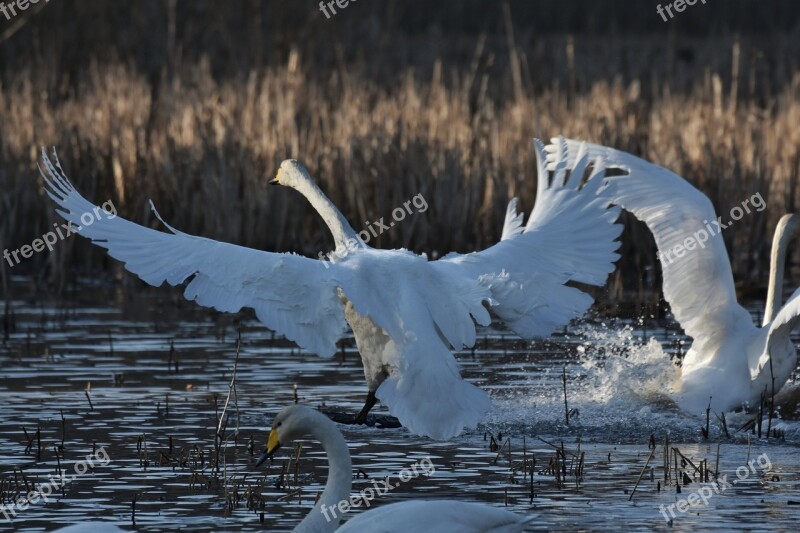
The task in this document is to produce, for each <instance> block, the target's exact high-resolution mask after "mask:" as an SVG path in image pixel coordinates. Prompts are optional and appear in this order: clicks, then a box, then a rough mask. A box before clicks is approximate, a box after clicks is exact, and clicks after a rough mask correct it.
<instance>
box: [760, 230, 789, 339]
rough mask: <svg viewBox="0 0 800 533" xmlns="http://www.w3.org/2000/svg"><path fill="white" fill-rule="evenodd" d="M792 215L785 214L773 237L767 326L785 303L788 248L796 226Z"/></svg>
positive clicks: (765, 321) (766, 314)
mask: <svg viewBox="0 0 800 533" xmlns="http://www.w3.org/2000/svg"><path fill="white" fill-rule="evenodd" d="M789 217H790V215H787V216H784V217H783V218H781V220H780V221H779V222H778V227H777V228H775V235H774V236H773V238H772V253H771V254H770V261H769V286H768V288H767V307H766V309H765V310H764V322H763V324H762V326H766V325H768V324H770V323H772V321H773V320H775V315H777V314H778V311H779V310H780V308H781V304H782V303H783V275H784V267H785V265H786V250H787V248H788V246H789V241H790V240H791V239H792V237H793V236H794V231H793V230H794V228H793V227H791V226H793V224H790V222H791V221H792V219H790V218H789Z"/></svg>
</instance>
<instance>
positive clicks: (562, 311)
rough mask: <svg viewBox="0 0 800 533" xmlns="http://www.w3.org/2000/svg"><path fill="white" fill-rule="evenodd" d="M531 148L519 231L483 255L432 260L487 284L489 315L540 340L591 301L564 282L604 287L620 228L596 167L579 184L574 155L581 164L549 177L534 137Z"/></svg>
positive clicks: (582, 167)
mask: <svg viewBox="0 0 800 533" xmlns="http://www.w3.org/2000/svg"><path fill="white" fill-rule="evenodd" d="M534 147H535V150H536V158H537V168H538V174H539V183H538V192H537V196H536V205H535V207H534V209H533V212H532V213H531V216H530V219H529V220H528V223H527V225H526V226H525V228H524V230H522V233H521V234H518V235H514V236H512V237H509V238H506V232H505V231H504V240H502V241H501V242H499V243H497V244H496V245H494V246H492V247H490V248H487V249H486V250H483V251H481V252H476V253H471V254H466V255H457V254H451V255H449V256H446V257H444V258H442V259H441V260H439V261H436V262H435V263H434V264H435V265H436V267H437V268H440V269H442V270H444V271H448V270H451V269H457V270H460V271H462V272H467V273H469V275H471V276H474V277H476V278H478V279H480V280H481V281H482V282H483V283H484V284H485V285H487V286H488V287H490V289H491V293H492V299H493V300H494V301H495V302H496V305H494V306H493V307H492V311H494V312H495V313H496V314H497V316H498V317H499V318H500V319H501V320H503V322H504V323H505V324H506V325H507V326H508V327H509V328H511V329H512V330H513V331H514V332H515V333H517V334H518V335H520V336H521V337H524V338H533V337H541V336H546V335H548V334H550V333H551V332H553V331H554V330H555V329H557V328H559V327H561V326H563V325H565V324H567V323H568V322H569V321H570V320H572V319H573V318H576V317H580V316H582V315H583V313H585V312H586V310H587V309H588V308H589V306H591V304H592V302H593V300H592V297H591V296H589V295H588V294H586V293H585V292H583V291H581V290H580V289H578V288H575V287H570V286H568V285H566V284H567V283H568V282H570V281H572V282H579V283H585V284H590V285H603V284H604V283H605V281H606V277H607V276H608V274H609V273H610V272H612V271H613V270H614V261H616V260H617V259H618V257H619V256H618V254H617V253H616V252H615V250H616V249H617V247H618V246H619V242H618V241H617V237H619V234H620V232H621V231H622V227H621V226H620V225H618V224H614V221H615V220H616V219H617V216H618V215H619V209H618V208H615V207H610V201H609V199H608V198H607V197H604V196H601V195H598V194H597V193H598V190H599V189H600V186H601V184H602V178H603V176H604V170H603V167H602V165H601V164H596V165H594V167H593V172H592V174H591V175H590V176H589V178H588V179H587V180H586V182H585V183H583V177H584V174H585V171H586V169H587V166H588V158H587V157H586V154H585V152H580V153H578V151H577V150H576V153H574V154H571V155H573V156H575V157H576V159H575V161H577V162H578V163H579V164H580V166H579V167H578V168H576V170H575V171H573V172H572V173H571V174H569V176H568V175H567V172H566V170H567V165H566V161H564V163H563V164H562V165H561V166H560V167H559V168H558V169H557V170H556V172H555V173H554V175H553V177H552V180H550V179H548V173H547V169H546V166H545V165H546V156H545V152H544V147H543V146H542V144H541V143H540V142H539V141H538V140H535V141H534ZM564 157H566V154H564ZM511 208H512V206H509V209H511ZM506 220H507V222H508V220H509V216H508V215H507V217H506ZM514 224H515V222H512V223H511V224H508V223H507V224H506V227H507V228H508V227H514Z"/></svg>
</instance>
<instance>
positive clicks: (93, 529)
mask: <svg viewBox="0 0 800 533" xmlns="http://www.w3.org/2000/svg"><path fill="white" fill-rule="evenodd" d="M127 531H128V530H127V529H122V528H119V527H117V526H115V525H113V524H109V523H108V522H81V523H79V524H73V525H71V526H65V527H61V528H58V529H56V530H55V531H54V532H53V533H127Z"/></svg>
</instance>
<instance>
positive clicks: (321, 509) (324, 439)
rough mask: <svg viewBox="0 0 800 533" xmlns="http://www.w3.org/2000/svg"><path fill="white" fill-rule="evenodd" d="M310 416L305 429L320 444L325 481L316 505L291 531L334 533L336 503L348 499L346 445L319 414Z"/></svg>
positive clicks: (337, 515) (337, 517)
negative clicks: (323, 461) (326, 467)
mask: <svg viewBox="0 0 800 533" xmlns="http://www.w3.org/2000/svg"><path fill="white" fill-rule="evenodd" d="M314 414H315V416H314V417H313V419H312V420H311V421H310V422H311V423H310V426H309V428H308V429H309V434H310V435H311V436H312V437H313V438H314V439H316V440H318V441H319V442H320V444H322V448H323V449H324V450H325V454H326V455H327V456H328V481H327V482H326V483H325V489H324V490H323V491H322V495H321V496H320V498H319V501H317V503H316V505H314V508H313V509H312V510H311V512H310V513H308V515H306V517H305V519H303V521H302V522H301V523H300V525H298V526H297V528H296V529H295V531H313V532H321V533H327V532H329V531H335V530H336V528H337V527H338V526H339V522H340V521H341V519H342V513H341V512H340V511H339V508H338V506H339V502H341V501H348V500H349V498H350V490H351V489H352V485H353V466H352V462H351V461H350V451H349V450H348V448H347V443H346V442H345V440H344V437H343V436H342V434H341V432H340V431H339V430H338V428H337V427H336V425H335V424H334V423H333V422H331V420H330V419H329V418H328V417H327V416H325V415H323V414H322V413H317V412H315V413H314Z"/></svg>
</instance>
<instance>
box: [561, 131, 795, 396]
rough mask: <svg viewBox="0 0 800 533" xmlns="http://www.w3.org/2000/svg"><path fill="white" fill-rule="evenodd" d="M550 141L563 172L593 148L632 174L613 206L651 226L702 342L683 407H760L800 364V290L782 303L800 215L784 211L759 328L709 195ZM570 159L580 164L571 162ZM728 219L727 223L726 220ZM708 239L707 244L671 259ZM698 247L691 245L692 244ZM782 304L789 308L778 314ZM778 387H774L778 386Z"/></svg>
mask: <svg viewBox="0 0 800 533" xmlns="http://www.w3.org/2000/svg"><path fill="white" fill-rule="evenodd" d="M554 143H555V144H553V145H549V146H548V147H547V151H548V158H549V165H550V167H553V168H555V167H556V166H557V165H559V164H563V162H564V161H565V160H569V161H570V162H571V161H574V160H575V159H576V157H575V155H574V154H575V153H576V152H577V151H578V150H579V149H584V147H585V149H586V150H587V151H588V153H589V154H590V155H591V156H592V157H599V158H602V159H603V160H604V161H605V163H606V166H607V168H619V169H621V170H622V171H624V173H625V175H622V176H614V177H609V178H606V181H607V183H608V191H607V192H608V194H610V196H611V198H612V199H613V200H612V201H613V203H615V204H617V205H619V206H621V207H622V208H624V209H626V210H628V211H630V212H631V213H632V214H633V215H634V216H635V217H636V218H638V219H639V220H641V221H643V222H644V223H645V224H647V227H648V228H649V229H650V231H651V232H652V233H653V236H654V237H655V241H656V245H657V246H658V250H659V257H660V259H661V266H662V270H663V278H664V287H663V288H664V298H665V299H666V300H667V302H669V304H670V307H671V309H672V314H673V315H674V316H675V319H676V320H677V321H678V322H679V323H680V325H681V326H682V327H683V329H684V331H685V332H686V334H687V335H689V336H690V337H692V339H693V340H694V342H693V344H692V347H691V349H690V350H689V351H688V352H687V354H686V357H685V358H684V360H683V364H682V370H681V380H682V383H681V385H682V388H681V391H680V392H679V393H678V395H677V398H676V399H677V400H678V403H679V404H680V405H681V406H682V407H684V408H685V409H687V410H690V411H693V412H703V411H704V410H705V409H706V407H707V406H708V403H709V397H711V406H712V408H714V409H715V410H717V411H721V410H729V409H734V408H737V407H739V406H741V405H742V404H744V403H748V402H749V403H750V404H751V405H752V404H757V403H758V401H759V398H760V396H761V395H762V394H765V396H766V397H770V396H771V395H772V394H773V393H777V392H778V390H780V388H781V387H782V386H783V384H784V383H785V382H786V380H787V379H788V377H789V375H790V374H791V372H792V371H793V370H794V369H795V368H796V367H797V351H796V349H795V346H794V344H793V343H792V341H791V340H790V338H789V334H790V332H791V330H792V329H793V328H794V327H795V326H797V325H798V322H800V290H798V291H797V292H795V293H794V294H793V295H792V296H791V298H789V300H788V301H787V302H786V305H784V306H783V308H781V301H782V292H783V273H784V263H785V258H786V247H787V245H788V242H789V240H790V239H791V238H792V236H793V235H794V234H795V233H796V232H797V231H798V229H800V217H798V216H797V215H785V216H784V217H783V218H781V220H780V222H779V224H778V227H777V228H776V231H775V235H774V239H773V247H772V256H771V263H770V280H769V294H768V296H767V307H766V311H765V316H764V322H763V327H758V326H756V325H755V324H753V320H752V318H751V317H750V313H748V312H747V310H746V309H744V308H743V307H742V306H741V305H739V304H738V303H737V301H736V291H735V287H734V283H733V273H732V271H731V265H730V261H729V259H728V253H727V251H726V249H725V243H724V241H723V239H722V235H721V233H719V231H715V232H714V233H715V234H714V235H713V236H711V235H710V234H711V233H712V232H711V231H709V230H708V228H709V227H711V229H712V230H716V229H717V228H716V227H715V226H716V225H715V224H713V223H712V221H716V220H717V214H716V213H715V212H714V207H713V206H712V205H711V202H710V201H709V199H708V198H707V197H706V196H705V195H704V194H703V193H701V192H700V191H698V190H697V189H696V188H694V187H693V186H692V185H690V184H689V183H688V182H687V181H685V180H684V179H683V178H681V177H680V176H678V175H677V174H675V173H673V172H670V171H669V170H666V169H664V168H662V167H659V166H657V165H654V164H652V163H648V162H647V161H644V160H642V159H639V158H637V157H634V156H632V155H630V154H627V153H624V152H621V151H619V150H614V149H612V148H608V147H604V146H599V145H593V144H585V143H580V142H578V141H574V140H567V141H566V146H567V147H568V151H569V152H570V154H569V155H568V156H566V157H565V155H564V154H563V147H564V146H565V143H564V140H563V139H558V140H555V139H554ZM570 164H571V163H570ZM722 222H723V224H725V221H724V220H723V221H722ZM701 230H704V231H705V232H706V234H707V235H708V236H709V238H708V240H707V241H705V242H703V246H699V245H695V246H693V248H692V249H686V250H684V252H685V253H684V252H681V254H682V256H681V257H677V256H675V255H665V254H666V253H667V252H670V251H675V250H676V249H677V248H676V247H677V246H679V245H681V246H683V245H685V244H686V242H687V241H686V240H687V238H692V239H694V240H695V242H698V240H702V239H703V238H704V237H703V236H702V235H701V234H698V232H699V231H701ZM690 245H691V244H690ZM778 309H780V311H778ZM773 383H774V384H773Z"/></svg>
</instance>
